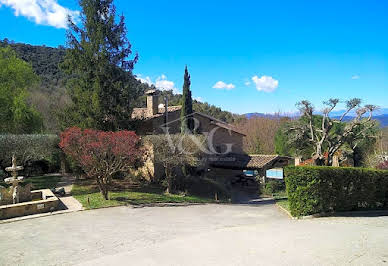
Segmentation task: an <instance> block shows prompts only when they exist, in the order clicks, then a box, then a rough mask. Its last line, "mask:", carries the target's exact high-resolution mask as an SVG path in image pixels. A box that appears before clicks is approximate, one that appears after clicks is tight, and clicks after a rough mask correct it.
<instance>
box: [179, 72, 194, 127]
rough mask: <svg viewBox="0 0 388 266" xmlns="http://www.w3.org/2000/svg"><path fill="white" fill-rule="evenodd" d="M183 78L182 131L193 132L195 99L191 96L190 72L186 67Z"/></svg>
mask: <svg viewBox="0 0 388 266" xmlns="http://www.w3.org/2000/svg"><path fill="white" fill-rule="evenodd" d="M183 78H184V80H183V95H182V109H181V133H182V134H184V133H187V132H193V130H194V120H193V118H192V114H193V99H192V97H191V91H190V84H191V81H190V74H189V71H188V70H187V66H186V68H185V75H184V77H183Z"/></svg>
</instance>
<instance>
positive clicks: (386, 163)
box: [377, 161, 388, 170]
mask: <svg viewBox="0 0 388 266" xmlns="http://www.w3.org/2000/svg"><path fill="white" fill-rule="evenodd" d="M377 168H379V169H381V170H388V161H383V162H381V163H379V165H378V166H377Z"/></svg>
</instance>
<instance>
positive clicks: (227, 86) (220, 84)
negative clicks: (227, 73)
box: [213, 81, 236, 90]
mask: <svg viewBox="0 0 388 266" xmlns="http://www.w3.org/2000/svg"><path fill="white" fill-rule="evenodd" d="M235 87H236V86H234V84H232V83H230V84H226V83H225V82H223V81H218V82H217V83H216V84H214V86H213V89H219V90H232V89H234V88H235Z"/></svg>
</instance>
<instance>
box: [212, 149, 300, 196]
mask: <svg viewBox="0 0 388 266" xmlns="http://www.w3.org/2000/svg"><path fill="white" fill-rule="evenodd" d="M209 161H210V163H209V166H210V172H211V175H212V176H213V177H214V178H215V179H218V180H220V179H223V180H225V182H228V183H229V185H230V186H231V190H232V191H233V192H234V194H235V198H236V200H235V201H246V200H249V199H252V198H255V197H257V196H258V190H259V187H258V182H257V179H258V178H260V181H261V182H262V183H265V182H267V179H268V177H267V175H266V172H267V170H270V169H282V168H283V167H285V166H287V165H290V164H293V158H291V157H286V156H280V155H266V154H252V155H248V154H231V153H230V154H226V155H222V156H219V155H218V156H216V157H212V158H210V159H209ZM248 171H250V172H251V173H253V174H252V175H249V174H247V172H248Z"/></svg>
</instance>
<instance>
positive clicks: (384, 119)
mask: <svg viewBox="0 0 388 266" xmlns="http://www.w3.org/2000/svg"><path fill="white" fill-rule="evenodd" d="M343 113H344V111H333V112H332V114H331V117H332V118H334V119H339V118H340V117H341V115H342V114H343ZM355 115H356V113H355V112H350V113H349V115H347V116H345V118H344V120H345V121H349V120H351V119H352V118H354V117H355ZM245 116H246V117H247V118H252V117H267V118H276V117H279V116H281V117H298V116H299V113H298V112H295V113H286V114H279V115H278V114H265V113H247V114H245ZM373 119H376V120H377V121H379V122H380V125H381V127H387V126H388V108H382V109H379V110H377V111H376V112H375V114H374V115H373Z"/></svg>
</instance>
